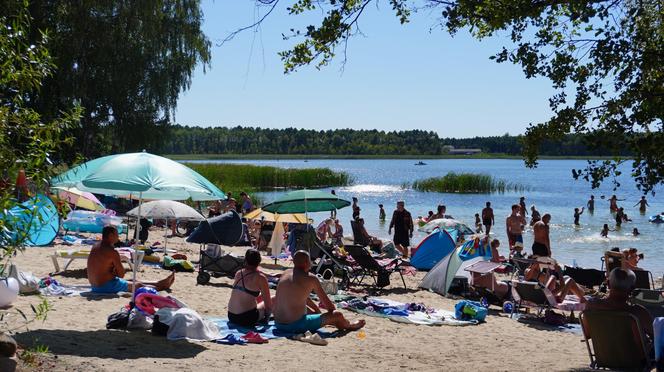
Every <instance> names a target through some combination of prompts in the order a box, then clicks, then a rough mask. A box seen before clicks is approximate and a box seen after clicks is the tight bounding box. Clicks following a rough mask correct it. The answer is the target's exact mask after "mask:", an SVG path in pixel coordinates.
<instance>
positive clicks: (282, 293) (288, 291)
mask: <svg viewBox="0 0 664 372" xmlns="http://www.w3.org/2000/svg"><path fill="white" fill-rule="evenodd" d="M293 264H294V266H295V267H294V268H293V269H291V270H286V272H284V273H283V274H282V275H281V278H280V279H279V284H278V285H277V292H276V295H275V300H274V304H273V305H274V313H273V314H274V321H275V326H276V327H277V329H279V330H281V331H285V332H292V333H304V332H306V331H311V332H315V331H317V330H318V329H319V328H321V327H323V326H326V325H331V326H334V327H336V328H338V329H342V330H350V331H356V330H358V329H360V328H362V327H364V324H365V322H364V320H358V321H356V322H353V323H351V322H349V321H348V320H347V319H346V318H345V317H344V316H343V314H342V313H341V312H339V311H337V310H335V306H334V303H333V302H332V301H330V298H329V297H327V294H326V293H325V291H324V290H323V288H322V287H321V285H320V282H319V281H318V278H316V276H315V275H313V274H311V273H309V269H311V260H310V258H309V253H308V252H306V251H297V252H295V254H294V255H293ZM312 291H313V292H315V293H316V294H317V295H318V298H319V299H320V302H321V304H322V305H323V307H324V308H325V309H326V310H327V313H325V314H307V300H308V299H309V294H310V293H311V292H312Z"/></svg>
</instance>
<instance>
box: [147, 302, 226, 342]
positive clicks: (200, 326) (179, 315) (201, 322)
mask: <svg viewBox="0 0 664 372" xmlns="http://www.w3.org/2000/svg"><path fill="white" fill-rule="evenodd" d="M155 314H156V315H159V321H160V322H162V323H164V324H166V325H167V326H168V333H167V334H166V338H168V339H169V340H182V339H186V340H192V341H212V340H217V339H220V338H222V337H223V336H222V335H221V333H220V332H219V328H218V327H217V325H216V323H214V322H212V321H210V320H209V319H205V318H203V317H201V316H200V315H199V314H198V313H197V312H196V311H195V310H192V309H189V308H186V307H183V308H180V309H173V308H168V307H164V308H161V309H159V310H158V311H157V312H156V313H155Z"/></svg>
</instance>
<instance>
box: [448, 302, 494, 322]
mask: <svg viewBox="0 0 664 372" xmlns="http://www.w3.org/2000/svg"><path fill="white" fill-rule="evenodd" d="M488 312H489V311H488V310H487V308H486V307H484V306H482V304H480V303H479V302H476V301H468V300H462V301H459V302H457V304H456V305H454V317H455V318H456V319H458V320H477V321H480V322H483V321H484V319H486V316H487V314H488Z"/></svg>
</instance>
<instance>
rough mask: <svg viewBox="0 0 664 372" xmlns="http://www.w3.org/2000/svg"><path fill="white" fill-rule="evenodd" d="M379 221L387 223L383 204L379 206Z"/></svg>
mask: <svg viewBox="0 0 664 372" xmlns="http://www.w3.org/2000/svg"><path fill="white" fill-rule="evenodd" d="M378 221H380V222H385V209H383V205H382V204H378Z"/></svg>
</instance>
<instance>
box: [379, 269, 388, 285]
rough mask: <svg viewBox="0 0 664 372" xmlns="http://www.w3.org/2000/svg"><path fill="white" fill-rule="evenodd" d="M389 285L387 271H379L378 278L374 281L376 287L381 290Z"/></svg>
mask: <svg viewBox="0 0 664 372" xmlns="http://www.w3.org/2000/svg"><path fill="white" fill-rule="evenodd" d="M388 285H390V273H389V271H387V270H381V271H379V272H378V278H377V279H376V286H377V287H380V288H383V287H387V286H388Z"/></svg>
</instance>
